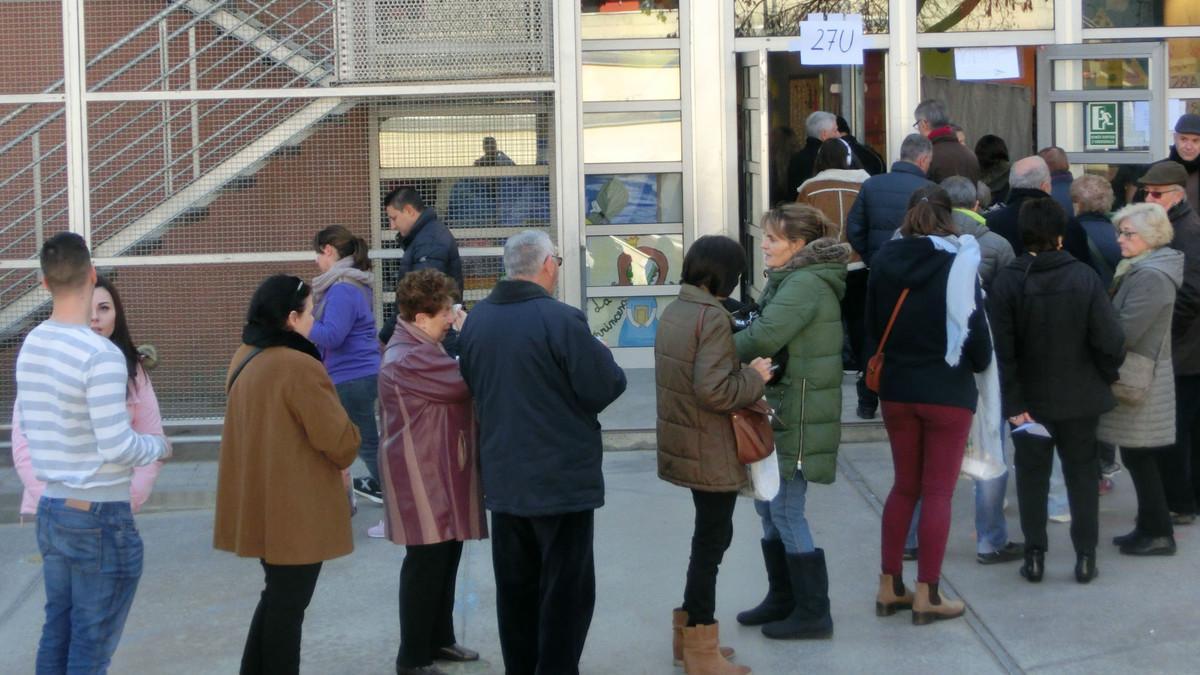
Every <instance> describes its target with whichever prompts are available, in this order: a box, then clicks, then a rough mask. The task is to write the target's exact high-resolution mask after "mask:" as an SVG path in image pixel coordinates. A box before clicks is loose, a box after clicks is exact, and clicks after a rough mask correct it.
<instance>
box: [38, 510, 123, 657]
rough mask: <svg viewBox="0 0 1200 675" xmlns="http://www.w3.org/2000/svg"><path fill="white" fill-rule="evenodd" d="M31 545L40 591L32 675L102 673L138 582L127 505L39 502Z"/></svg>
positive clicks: (113, 648) (118, 636)
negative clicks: (42, 601)
mask: <svg viewBox="0 0 1200 675" xmlns="http://www.w3.org/2000/svg"><path fill="white" fill-rule="evenodd" d="M68 502H71V503H73V504H75V505H73V506H68ZM79 506H83V507H84V508H77V507H79ZM37 540H38V550H39V551H41V554H42V576H43V578H44V581H45V585H46V623H45V625H44V626H42V639H41V643H40V644H39V645H38V652H37V672H39V673H66V672H71V673H103V672H106V671H107V670H108V664H109V662H110V661H111V660H112V655H113V653H114V652H116V651H117V643H118V642H119V641H120V640H121V632H122V631H123V630H124V629H125V619H126V618H128V616H129V608H130V607H131V606H133V596H134V593H135V592H136V591H137V587H138V581H139V580H140V579H141V577H142V538H141V536H140V535H139V534H138V531H137V527H136V526H135V525H134V523H133V512H132V511H131V510H130V508H129V502H75V500H66V499H55V498H51V497H42V498H41V501H39V502H38V517H37Z"/></svg>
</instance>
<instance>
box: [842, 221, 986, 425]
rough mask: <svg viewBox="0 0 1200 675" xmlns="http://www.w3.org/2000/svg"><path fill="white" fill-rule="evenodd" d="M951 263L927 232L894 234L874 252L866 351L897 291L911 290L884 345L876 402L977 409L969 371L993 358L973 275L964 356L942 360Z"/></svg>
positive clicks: (881, 328) (977, 369) (951, 258)
mask: <svg viewBox="0 0 1200 675" xmlns="http://www.w3.org/2000/svg"><path fill="white" fill-rule="evenodd" d="M953 263H954V256H953V255H952V254H950V253H947V252H945V251H940V250H937V249H935V248H934V247H933V243H932V242H930V241H929V239H927V238H925V237H906V238H903V239H894V240H892V241H889V242H888V243H887V244H885V245H884V246H883V248H882V249H880V250H879V255H877V256H875V263H874V265H873V266H872V267H871V277H870V282H869V283H868V285H867V307H866V326H867V339H866V343H867V344H866V349H865V350H864V353H866V354H874V353H875V349H876V346H877V345H878V344H879V340H880V339H881V338H882V337H883V331H884V329H885V328H886V327H887V323H888V319H889V318H890V317H891V315H892V309H893V308H894V307H895V306H896V301H897V300H898V299H899V298H900V292H901V291H902V290H903V289H905V288H908V289H909V292H908V298H907V299H906V300H905V301H904V305H903V306H901V307H900V312H899V314H897V316H896V323H895V325H894V326H893V327H892V334H891V337H889V338H888V341H887V344H886V345H885V346H884V350H883V352H884V366H883V377H882V382H881V386H880V391H879V398H880V399H882V400H884V401H898V402H903V403H930V404H934V405H946V406H955V407H958V408H967V409H969V410H971V411H972V412H974V411H975V404H976V403H977V401H978V399H979V391H978V389H976V388H975V375H974V373H978V372H982V371H983V370H984V369H985V368H987V367H988V365H989V364H990V363H991V362H992V340H991V337H989V335H988V330H987V317H986V316H985V314H984V306H983V291H982V289H981V288H980V286H979V281H978V277H977V278H976V281H975V311H974V312H973V313H972V314H971V318H970V320H969V322H968V324H967V325H968V330H969V332H968V334H967V339H966V342H965V343H964V344H963V350H962V356H961V358H960V359H959V362H958V365H956V366H950V365H949V364H948V363H946V358H945V356H946V283H947V281H948V279H949V276H950V266H951V265H952V264H953Z"/></svg>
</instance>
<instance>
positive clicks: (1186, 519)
mask: <svg viewBox="0 0 1200 675" xmlns="http://www.w3.org/2000/svg"><path fill="white" fill-rule="evenodd" d="M1194 522H1196V514H1194V513H1174V512H1172V513H1171V524H1172V525H1191V524H1192V523H1194Z"/></svg>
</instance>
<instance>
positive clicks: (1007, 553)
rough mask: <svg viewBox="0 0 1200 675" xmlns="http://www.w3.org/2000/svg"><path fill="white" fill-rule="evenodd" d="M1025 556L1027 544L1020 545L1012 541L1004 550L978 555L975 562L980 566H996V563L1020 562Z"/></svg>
mask: <svg viewBox="0 0 1200 675" xmlns="http://www.w3.org/2000/svg"><path fill="white" fill-rule="evenodd" d="M1023 555H1025V544H1018V543H1017V542H1015V541H1010V542H1008V543H1007V544H1005V545H1004V548H1002V549H1000V550H999V551H992V552H991V553H976V554H975V562H977V563H979V564H980V565H995V564H996V563H1006V562H1012V561H1014V560H1020V559H1021V557H1022V556H1023Z"/></svg>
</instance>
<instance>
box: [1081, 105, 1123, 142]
mask: <svg viewBox="0 0 1200 675" xmlns="http://www.w3.org/2000/svg"><path fill="white" fill-rule="evenodd" d="M1086 129H1087V137H1086V139H1085V141H1086V144H1087V148H1088V149H1089V150H1102V149H1106V148H1116V147H1117V145H1118V143H1117V139H1118V133H1119V129H1118V124H1117V104H1116V103H1115V102H1111V101H1110V102H1104V103H1095V102H1093V103H1088V104H1087V126H1086Z"/></svg>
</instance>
